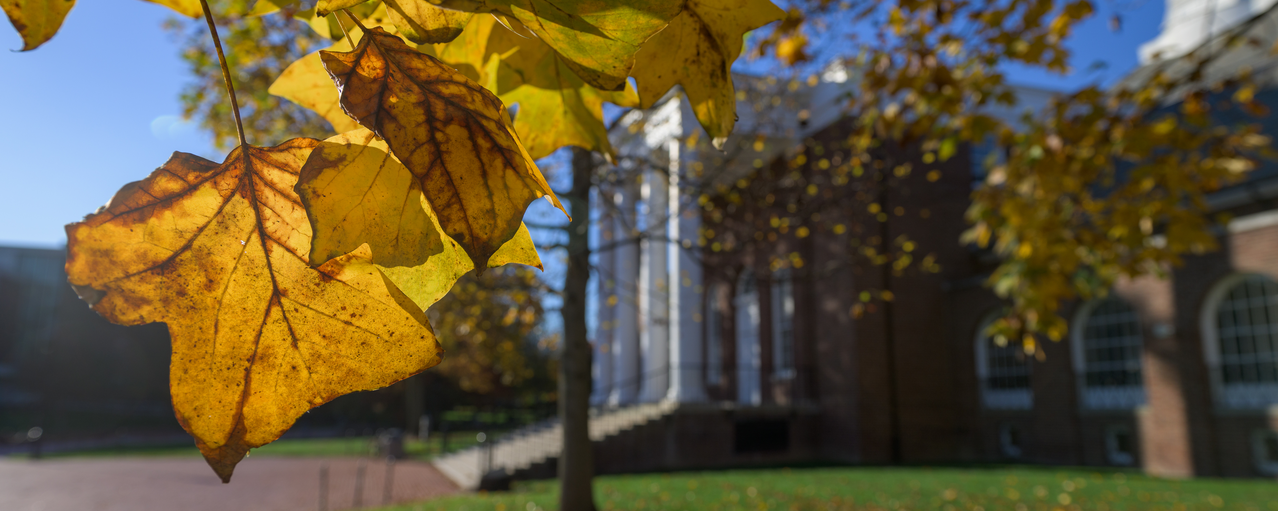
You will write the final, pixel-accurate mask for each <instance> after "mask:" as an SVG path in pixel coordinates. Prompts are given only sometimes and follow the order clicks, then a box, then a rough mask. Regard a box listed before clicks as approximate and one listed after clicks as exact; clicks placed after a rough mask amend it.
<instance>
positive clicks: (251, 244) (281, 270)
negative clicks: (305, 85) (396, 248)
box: [67, 139, 439, 482]
mask: <svg viewBox="0 0 1278 511" xmlns="http://www.w3.org/2000/svg"><path fill="white" fill-rule="evenodd" d="M318 144H319V141H318V140H312V139H293V140H290V141H288V142H285V143H283V144H281V145H279V146H276V147H272V148H258V147H248V148H245V147H243V146H241V147H239V148H236V149H235V150H234V151H232V152H231V154H230V155H229V156H227V159H226V161H225V162H223V163H222V164H218V163H215V162H212V161H209V160H205V159H203V158H200V157H198V156H194V155H189V154H183V153H175V154H174V156H173V158H172V159H170V160H169V161H168V162H167V163H165V164H164V166H163V167H161V168H160V169H158V170H156V171H155V172H153V173H152V174H151V175H150V176H149V177H147V178H146V179H144V180H142V181H139V182H136V183H131V184H128V185H125V186H124V188H122V189H121V190H120V191H119V192H117V193H116V195H115V197H114V198H112V199H111V202H110V203H109V204H108V205H107V206H106V207H105V208H104V209H103V210H102V211H100V212H98V213H95V214H93V215H89V216H88V217H87V218H85V219H84V221H82V222H78V223H75V224H71V225H69V226H67V251H68V256H67V275H68V277H69V280H70V282H71V284H72V285H73V286H74V287H75V288H76V291H77V292H79V293H80V296H81V297H83V298H85V300H86V301H88V302H89V303H90V304H91V305H92V307H93V308H94V310H96V311H97V312H98V313H99V314H102V315H103V316H104V317H106V318H107V319H108V320H110V321H112V322H114V323H118V324H123V325H138V324H143V323H153V322H164V323H166V324H168V327H169V333H170V335H171V336H172V340H173V357H172V363H171V366H170V372H169V383H170V388H171V391H172V395H173V406H174V409H175V411H176V413H177V417H178V420H179V422H181V424H182V427H183V428H185V429H186V431H187V432H189V433H190V434H191V435H192V436H194V437H195V440H196V445H197V446H198V447H199V449H200V451H201V452H202V453H203V454H204V457H205V459H206V460H207V461H208V463H209V465H210V466H212V467H213V469H214V471H215V472H217V474H218V476H220V477H221V478H222V480H223V482H227V481H229V480H230V477H231V473H232V471H233V470H234V468H235V465H236V463H238V462H239V461H240V459H242V458H243V457H244V455H245V453H247V452H248V450H249V449H250V448H253V447H258V446H261V445H264V444H267V443H269V442H271V441H273V440H275V439H277V438H279V436H280V435H281V434H282V433H283V432H284V431H286V430H287V429H288V428H289V427H290V426H291V425H292V424H293V422H294V421H295V420H296V419H297V418H298V417H300V416H301V415H302V414H303V413H305V412H306V411H307V410H309V409H311V408H313V407H315V406H319V405H321V404H323V403H325V402H328V401H329V400H331V399H333V398H335V397H337V396H340V395H342V394H346V393H350V392H354V391H359V390H372V389H376V388H380V387H384V386H386V385H389V384H391V383H394V382H396V381H399V380H402V379H404V378H407V377H409V376H411V375H413V374H416V373H418V372H420V371H422V370H423V369H426V368H428V367H430V366H432V365H435V364H436V363H438V362H439V344H438V342H437V341H436V339H435V336H434V334H433V333H432V332H431V330H430V327H429V325H428V323H427V320H426V317H425V315H424V314H422V313H421V311H420V309H417V307H416V306H415V305H414V304H413V303H412V301H411V300H409V298H408V297H407V296H405V295H404V294H403V293H402V292H401V291H400V290H398V289H397V288H395V286H394V285H393V284H391V283H390V281H389V280H388V279H387V278H386V277H385V276H384V275H383V274H382V273H381V272H380V271H379V270H378V269H377V267H376V266H374V265H373V264H372V263H371V261H370V258H371V254H370V253H369V250H368V248H367V247H361V248H360V249H359V250H356V251H355V252H352V253H350V254H346V255H343V256H341V257H338V258H336V259H333V260H331V261H329V262H327V263H325V264H324V265H322V266H320V267H319V268H313V267H312V266H311V265H310V261H309V259H308V258H307V251H308V250H309V249H310V238H311V229H310V224H309V223H308V222H307V218H306V213H305V211H304V210H303V208H302V204H301V202H300V200H299V199H298V197H297V195H296V194H295V193H294V192H293V185H294V184H295V183H296V181H297V176H298V172H299V170H300V169H301V166H302V162H303V161H305V159H306V157H307V155H308V154H309V153H310V152H311V150H312V149H313V148H314V147H315V146H316V145H318Z"/></svg>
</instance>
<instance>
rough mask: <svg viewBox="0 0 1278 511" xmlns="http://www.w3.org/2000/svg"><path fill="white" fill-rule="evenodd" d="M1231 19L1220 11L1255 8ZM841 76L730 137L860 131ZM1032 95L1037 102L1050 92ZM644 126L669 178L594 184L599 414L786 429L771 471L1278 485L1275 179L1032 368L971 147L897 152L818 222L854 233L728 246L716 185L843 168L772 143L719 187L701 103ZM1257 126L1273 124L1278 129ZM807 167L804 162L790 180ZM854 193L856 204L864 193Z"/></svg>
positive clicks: (1171, 18)
mask: <svg viewBox="0 0 1278 511" xmlns="http://www.w3.org/2000/svg"><path fill="white" fill-rule="evenodd" d="M1200 4H1201V5H1200ZM1214 5H1215V4H1214V3H1213V4H1212V5H1208V3H1205V2H1194V1H1176V2H1169V8H1168V11H1167V12H1168V14H1167V17H1168V18H1167V21H1166V23H1165V25H1166V27H1165V33H1164V35H1163V36H1160V38H1159V39H1157V40H1155V41H1153V42H1151V43H1149V44H1148V45H1146V47H1143V48H1142V50H1141V51H1142V56H1143V57H1144V58H1147V59H1151V58H1153V56H1154V55H1156V54H1158V55H1164V56H1167V55H1171V56H1172V57H1174V56H1177V52H1179V53H1184V51H1182V50H1179V49H1177V48H1179V47H1175V48H1173V46H1176V45H1175V44H1172V43H1173V42H1177V44H1179V43H1178V42H1183V41H1185V40H1189V39H1194V38H1197V39H1196V41H1198V42H1199V43H1201V42H1202V41H1206V40H1209V39H1210V38H1211V37H1212V36H1213V35H1215V34H1218V33H1219V31H1221V30H1224V29H1226V28H1228V26H1217V25H1218V24H1217V25H1203V26H1200V27H1198V28H1194V26H1191V25H1187V24H1186V22H1184V19H1186V18H1187V17H1192V16H1190V15H1189V14H1186V13H1191V11H1192V12H1198V11H1201V10H1203V9H1208V10H1210V9H1224V8H1225V7H1228V6H1224V7H1215V6H1214ZM1231 5H1232V4H1231ZM1253 7H1255V6H1250V4H1248V7H1247V8H1248V9H1252V8H1253ZM1262 7H1265V6H1260V7H1255V9H1254V10H1255V12H1257V13H1258V12H1260V11H1261V10H1262ZM1230 8H1233V7H1230ZM1248 12H1249V13H1251V12H1252V11H1248ZM1231 13H1232V11H1231ZM1225 14H1228V16H1226V15H1225ZM1225 14H1222V15H1221V17H1220V18H1218V19H1232V20H1233V23H1236V22H1238V21H1240V20H1243V19H1246V18H1249V17H1250V14H1248V15H1247V16H1241V15H1239V16H1233V14H1237V13H1233V14H1230V13H1225ZM1230 16H1233V17H1232V18H1231V17H1230ZM1266 23H1270V24H1272V25H1275V27H1270V28H1278V22H1273V21H1272V20H1270V21H1268V22H1266ZM1263 26H1268V25H1264V24H1262V27H1263ZM1190 32H1193V33H1192V34H1191V33H1190ZM1271 33H1273V31H1271ZM1173 36H1174V37H1173ZM1269 37H1270V38H1272V37H1273V36H1272V35H1271V36H1269ZM1150 48H1153V49H1150ZM1265 48H1268V45H1265ZM1146 53H1148V54H1149V55H1146ZM1257 58H1261V57H1253V58H1251V60H1247V59H1242V60H1239V59H1233V61H1234V63H1233V64H1232V65H1234V66H1240V65H1244V64H1247V63H1248V62H1250V63H1252V64H1255V63H1256V59H1257ZM1224 60H1226V61H1229V60H1230V59H1224ZM1239 62H1241V63H1239ZM1217 71H1218V72H1225V71H1226V70H1217ZM847 74H848V73H846V72H843V71H838V72H828V73H826V75H825V76H823V77H821V79H820V80H819V82H818V83H816V84H814V85H813V86H810V87H803V88H802V89H801V90H799V91H797V92H795V93H794V94H793V95H792V100H793V101H796V102H797V103H798V104H799V105H800V106H799V107H797V108H796V109H795V111H797V110H799V109H801V110H803V111H805V112H810V113H809V115H807V116H806V117H805V118H804V119H803V120H802V121H796V122H795V123H794V124H792V125H787V124H785V123H781V124H777V125H768V124H767V123H766V122H764V120H761V119H758V118H752V116H751V109H750V108H747V107H746V106H743V107H741V108H739V110H741V111H743V112H745V114H743V115H742V117H743V119H742V121H741V124H740V125H739V126H738V131H739V132H743V133H751V135H750V136H752V137H757V138H758V139H760V140H766V141H768V142H769V143H768V144H764V145H771V146H777V147H793V146H796V145H797V146H804V144H801V143H797V142H799V141H804V140H815V141H818V142H819V141H820V140H823V139H828V140H837V139H839V137H841V136H842V134H843V133H844V132H845V130H846V123H847V122H849V121H848V120H846V119H840V118H838V117H837V116H836V115H835V114H832V113H831V112H837V111H838V110H839V109H838V108H837V107H836V106H835V105H833V101H834V98H836V97H838V95H839V93H841V92H842V91H844V90H846V80H847V79H848V77H847ZM1265 85H1267V86H1269V87H1270V89H1269V90H1267V91H1265V92H1262V93H1261V94H1262V95H1266V98H1265V99H1266V102H1267V103H1268V104H1271V105H1273V104H1278V89H1276V88H1275V87H1274V86H1275V85H1278V84H1265ZM1018 92H1019V93H1020V95H1021V98H1022V105H1026V104H1029V105H1031V106H1032V105H1034V104H1042V102H1043V101H1045V99H1046V97H1047V95H1048V93H1045V92H1043V91H1034V90H1020V91H1018ZM743 104H744V103H743ZM747 106H748V105H747ZM1012 113H1013V112H1002V113H997V114H1000V115H1002V114H1007V115H1010V114H1012ZM631 115H632V116H633V118H630V119H626V120H623V122H622V123H621V124H622V126H638V128H637V129H629V130H626V129H621V130H618V132H617V133H615V134H616V135H617V137H615V138H616V139H617V144H616V145H617V146H618V147H619V151H620V152H621V153H623V155H625V154H632V155H633V154H641V155H643V158H641V159H644V160H647V161H658V162H660V163H661V165H656V166H654V167H657V168H653V169H647V170H641V171H637V172H636V174H638V175H640V176H641V177H638V178H636V179H633V180H628V181H627V182H626V183H623V184H622V185H621V186H620V187H619V188H618V189H617V190H616V191H615V193H613V192H612V191H610V192H609V193H604V194H601V198H600V202H601V203H602V204H603V205H604V206H605V207H604V210H605V211H607V214H606V215H604V217H603V218H602V221H601V223H600V227H599V229H600V239H601V243H600V244H601V246H606V247H608V249H607V250H602V251H600V253H599V255H598V261H597V262H596V264H597V268H598V274H599V278H598V283H599V289H598V304H597V306H598V307H597V309H596V310H597V311H598V317H597V328H596V335H595V338H596V341H595V347H596V355H595V383H594V391H595V393H594V394H593V396H592V400H593V402H594V403H595V404H597V405H599V406H618V405H629V404H635V403H645V402H658V401H665V402H672V403H677V404H679V405H681V406H684V407H686V408H689V409H699V410H706V409H711V410H717V412H715V413H713V414H703V415H699V416H698V417H700V418H699V419H697V421H692V423H691V424H690V423H689V421H683V422H680V421H678V420H675V421H672V422H671V426H670V427H671V428H672V431H674V430H676V429H677V430H678V432H677V433H676V434H677V435H684V436H694V437H696V436H698V435H700V436H701V437H705V438H709V437H714V436H715V435H714V434H707V433H706V431H711V430H712V431H716V432H718V434H720V435H721V436H727V437H733V436H734V435H735V436H737V437H752V436H766V435H762V434H761V433H760V431H765V430H767V428H769V427H772V428H774V429H773V430H772V431H773V435H774V436H775V435H784V436H788V438H789V439H790V440H789V442H788V443H787V446H788V447H786V448H787V449H789V451H790V457H789V458H784V457H782V458H778V459H822V460H830V461H843V462H853V463H891V462H905V463H949V462H1029V463H1044V464H1065V465H1091V466H1115V467H1142V468H1143V469H1144V470H1145V471H1147V472H1149V473H1151V474H1156V475H1163V476H1181V477H1187V476H1231V477H1275V476H1278V201H1276V200H1278V167H1274V168H1270V167H1265V168H1262V169H1259V170H1257V171H1255V172H1253V173H1252V175H1251V177H1250V178H1249V180H1248V181H1247V182H1246V183H1244V184H1241V185H1238V186H1234V187H1231V188H1227V189H1224V190H1221V191H1219V192H1216V193H1214V194H1212V195H1211V197H1210V201H1211V206H1212V208H1213V210H1214V212H1224V213H1228V214H1230V215H1231V216H1232V220H1230V221H1229V222H1228V223H1226V224H1224V225H1221V226H1220V228H1219V229H1218V232H1217V235H1218V241H1219V244H1220V247H1221V249H1220V250H1219V251H1216V252H1212V253H1208V254H1203V255H1198V256H1193V257H1189V258H1187V260H1186V262H1185V264H1184V265H1182V266H1179V267H1176V268H1169V271H1168V274H1167V276H1166V278H1162V279H1159V278H1155V277H1148V278H1141V279H1137V280H1133V281H1125V282H1121V283H1120V284H1119V285H1117V286H1116V287H1115V289H1113V290H1112V292H1111V293H1110V294H1109V296H1107V297H1105V298H1103V299H1099V300H1095V301H1089V302H1084V303H1077V304H1074V305H1073V306H1072V307H1071V309H1070V310H1068V311H1066V314H1067V317H1068V318H1070V319H1071V329H1070V335H1069V337H1068V338H1067V339H1064V340H1062V341H1060V342H1046V343H1043V344H1044V345H1043V347H1042V349H1041V350H1040V352H1039V353H1040V356H1038V357H1037V358H1036V357H1033V356H1026V355H1025V354H1024V352H1023V351H1022V350H1021V349H1020V348H1019V347H1018V346H999V345H997V344H996V343H995V342H994V341H993V340H992V339H991V338H990V337H988V336H987V335H985V333H984V330H985V328H984V327H985V326H986V325H987V324H988V322H989V321H990V320H992V318H993V317H994V316H995V315H996V314H998V313H999V311H1000V309H1001V307H1002V306H1003V304H1002V303H1001V302H1000V300H999V299H998V298H997V297H996V296H995V295H994V294H993V293H992V292H991V291H990V290H989V289H987V288H986V287H985V286H984V283H985V281H986V279H987V278H988V276H989V274H990V271H991V270H992V269H993V267H994V266H995V265H996V263H997V261H996V260H994V259H993V258H992V256H991V255H990V254H989V253H988V252H984V251H980V250H976V249H974V248H973V247H970V246H965V245H963V244H961V243H959V241H958V240H959V238H960V234H961V233H962V232H963V231H964V230H965V229H966V228H967V224H966V223H965V221H964V219H963V218H964V212H965V211H966V210H967V208H968V205H969V198H968V197H969V194H970V193H971V190H972V187H973V183H974V182H975V181H976V180H978V179H981V178H982V176H983V173H982V171H981V169H982V168H983V166H982V164H981V163H982V161H983V160H984V155H985V153H986V152H987V151H986V150H983V149H982V148H974V147H963V148H961V149H960V150H959V151H958V152H957V154H956V155H955V156H954V157H953V158H950V159H949V160H947V161H945V162H930V163H924V161H923V160H922V159H921V158H918V154H915V153H911V152H909V151H907V152H906V153H907V154H902V155H897V158H898V159H903V161H908V162H909V163H910V164H911V165H912V167H913V169H914V170H913V172H911V173H909V174H908V175H905V176H896V177H894V178H892V179H891V181H892V185H891V186H877V187H876V185H875V184H874V183H875V181H873V180H871V179H869V176H868V175H867V176H866V177H865V179H866V181H867V183H869V184H867V185H865V186H864V187H862V188H859V189H857V190H859V191H858V192H856V193H858V194H868V200H865V201H863V202H865V203H866V204H870V205H872V207H871V208H866V207H865V205H858V206H857V207H853V208H848V209H847V210H846V211H845V212H843V213H840V214H841V215H843V216H841V217H838V218H837V219H834V221H833V222H832V221H831V220H832V219H831V218H829V216H828V215H827V216H826V217H824V218H823V219H822V220H823V221H824V223H825V224H837V225H838V226H839V228H838V229H814V230H813V232H811V233H810V234H808V233H805V234H804V235H802V236H800V235H798V234H797V233H791V234H789V235H786V234H782V235H781V236H778V237H775V238H768V239H767V240H764V242H762V243H755V244H753V245H751V248H749V249H746V250H739V251H728V250H722V251H721V250H719V249H718V248H714V249H712V248H711V245H710V244H707V243H705V239H704V236H702V234H704V231H703V229H704V227H705V225H706V224H707V221H708V218H707V216H706V215H707V214H708V213H707V212H706V211H707V210H706V208H703V207H701V203H700V202H699V201H703V200H705V199H704V198H702V197H700V196H698V195H696V194H697V193H699V191H700V190H706V189H711V188H713V186H712V185H714V184H715V183H714V182H715V181H716V180H717V181H719V182H721V183H724V182H726V183H732V182H734V181H737V180H738V179H740V178H741V176H745V175H750V174H752V173H763V172H768V171H769V170H770V169H774V168H776V169H778V170H777V171H776V173H775V174H774V175H776V176H780V175H784V172H804V173H812V172H817V166H818V162H821V161H826V162H827V163H826V164H822V165H827V164H828V163H829V162H830V161H835V160H837V158H842V155H841V154H820V153H813V152H812V151H813V150H812V147H813V145H812V144H807V145H806V147H807V149H801V150H798V153H797V154H796V153H795V152H794V151H789V152H784V153H781V152H776V153H768V151H767V150H764V151H760V154H759V155H758V156H757V158H754V159H755V160H762V161H766V162H769V163H767V164H766V165H762V166H761V165H759V164H758V163H755V164H754V165H743V166H742V168H741V169H739V170H728V171H725V172H724V173H723V175H716V176H706V175H704V174H698V173H697V172H696V171H697V167H698V165H697V162H698V161H704V159H707V158H712V157H713V155H711V154H708V153H707V152H706V151H705V150H704V149H697V147H699V146H697V145H696V144H692V143H688V142H687V141H688V139H689V138H690V137H693V136H694V135H693V134H694V133H696V132H697V131H698V130H699V129H700V128H699V127H698V126H697V125H696V123H695V119H693V117H692V115H691V112H690V111H688V110H687V108H686V106H683V105H682V104H681V102H679V101H677V100H674V101H668V102H667V103H665V104H664V105H663V106H660V107H658V108H657V109H655V110H654V111H652V112H650V113H647V114H631ZM757 115H758V114H757V112H756V116H757ZM801 117H802V116H801ZM1264 123H1265V124H1266V128H1267V131H1268V132H1269V133H1270V134H1271V135H1275V134H1278V123H1274V122H1273V121H1268V120H1266V121H1264ZM772 142H776V143H772ZM817 145H818V146H819V144H817ZM777 151H781V149H778V150H777ZM798 155H802V156H803V157H802V158H797V156H798ZM796 158H797V159H798V160H799V161H806V162H807V164H806V165H801V166H800V167H801V168H800V170H798V171H795V170H793V165H792V164H791V165H790V167H786V165H787V164H788V163H787V162H794V161H796ZM699 159H700V160H699ZM622 161H623V162H624V161H625V159H624V158H623V159H622ZM834 165H838V163H834ZM783 167H784V168H783ZM932 171H936V172H932ZM805 175H806V174H805ZM883 181H886V179H885V180H883ZM694 182H696V183H700V184H699V186H691V185H689V184H688V183H694ZM681 183H682V185H681ZM743 189H744V188H743ZM849 190H852V189H849ZM822 191H823V190H820V189H818V190H817V191H816V192H822ZM733 193H736V192H733ZM742 193H745V192H742ZM835 199H836V200H837V199H839V197H835ZM858 200H859V199H858V198H857V197H853V196H852V193H851V192H848V196H847V197H846V201H847V202H848V203H853V204H861V203H859V202H858ZM720 211H721V212H722V211H724V210H722V209H721V210H720ZM727 214H730V215H735V216H737V217H742V218H749V217H751V216H756V217H762V215H766V214H767V211H766V208H765V209H750V208H748V207H739V208H736V209H733V210H731V212H730V213H727ZM867 239H877V240H878V245H879V246H880V247H881V246H884V245H885V244H886V243H888V240H908V242H909V243H911V247H912V248H911V250H912V252H913V253H915V254H919V255H920V256H921V255H922V254H928V255H930V256H931V257H932V259H931V260H930V261H931V262H930V263H929V264H932V265H934V268H935V269H934V270H933V271H917V270H912V269H907V270H905V271H894V270H893V269H891V267H890V266H891V265H884V264H874V263H873V261H872V260H871V259H872V258H867V257H861V256H863V255H865V253H867V252H866V248H865V247H866V246H867V244H866V243H865V240H867ZM881 250H882V249H880V252H879V253H880V254H881V253H882V252H881ZM795 260H798V261H802V264H797V265H796V264H791V263H792V262H793V261H795ZM778 261H789V262H790V263H783V264H777V262H778ZM916 266H917V265H916ZM885 291H886V292H887V294H886V295H885V294H884V292H885ZM884 296H886V297H887V298H884ZM769 414H770V415H769ZM761 416H767V417H773V419H772V420H773V422H772V423H770V424H772V425H770V426H769V425H765V424H764V423H763V422H760V420H761V419H760V418H759V417H761ZM716 421H718V422H716ZM765 422H766V421H765ZM716 424H718V425H716ZM783 426H784V428H786V429H784V430H783V429H778V428H782V427H783ZM698 428H701V429H698ZM716 428H717V429H716ZM760 428H762V429H760ZM738 440H739V438H738ZM707 441H709V440H707ZM669 442H671V440H667V443H669ZM725 442H727V443H724V446H725V447H724V449H728V447H726V446H729V445H731V446H732V447H731V449H732V450H721V451H720V452H717V453H705V454H704V456H703V459H706V460H714V461H706V462H705V463H706V464H720V465H731V464H734V463H737V462H738V461H742V462H748V461H758V460H760V459H761V458H759V457H758V456H757V453H756V452H755V450H753V448H752V447H751V445H755V444H751V442H750V441H746V442H742V441H727V440H725ZM676 443H677V441H676ZM721 443H722V442H721ZM693 444H695V442H693ZM756 444H757V442H756ZM743 446H744V447H743ZM694 447H695V445H694V446H690V447H689V448H694ZM755 447H757V445H755ZM774 447H776V446H774ZM778 448H779V447H778ZM606 465H607V463H606V462H605V466H606Z"/></svg>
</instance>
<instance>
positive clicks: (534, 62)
mask: <svg viewBox="0 0 1278 511" xmlns="http://www.w3.org/2000/svg"><path fill="white" fill-rule="evenodd" d="M497 23H498V21H497V20H496V19H495V18H494V17H493V16H480V17H477V18H475V20H474V21H472V22H471V23H470V25H469V26H467V27H466V32H465V33H464V34H463V36H462V37H461V38H460V39H458V40H457V41H456V42H455V43H454V44H450V45H449V46H448V49H446V50H444V51H443V52H441V56H442V57H443V58H444V60H445V61H446V62H448V63H449V64H453V65H454V66H456V67H457V68H458V69H470V68H482V69H484V72H483V73H481V74H480V76H481V77H482V80H483V81H481V82H480V83H483V84H485V85H486V86H487V88H488V90H490V91H493V92H494V93H496V94H497V96H498V97H499V98H501V100H502V102H504V103H506V104H507V105H515V104H517V105H519V114H518V115H516V116H515V122H514V125H515V132H516V133H517V134H519V139H520V141H522V142H523V143H524V147H525V148H526V149H527V150H528V154H529V155H531V156H532V157H533V159H540V158H544V157H546V156H549V155H550V154H551V153H553V152H555V150H557V149H559V148H561V147H566V146H577V147H582V148H585V149H589V150H591V151H598V152H600V153H603V154H605V155H608V156H609V157H611V156H612V146H611V145H610V144H609V143H608V130H607V127H605V126H604V122H603V103H604V102H609V103H613V104H616V105H619V106H625V107H634V106H638V103H639V99H638V96H637V95H636V94H635V91H634V89H633V88H632V87H630V85H629V84H627V85H626V88H625V89H624V90H622V91H618V92H610V91H601V90H599V89H596V88H594V87H591V86H590V85H588V84H586V83H585V82H584V81H582V80H581V78H579V77H578V76H577V75H576V74H575V73H573V72H572V70H571V69H569V68H568V65H567V63H565V62H564V60H563V59H562V58H561V57H560V56H559V55H558V54H557V53H555V51H554V50H552V49H551V48H550V47H549V46H547V45H546V44H545V43H543V42H541V40H540V39H536V38H530V37H523V36H520V35H518V34H516V33H515V32H512V31H510V30H506V29H504V28H501V27H497V26H496V25H497ZM510 23H511V24H512V26H516V27H522V25H517V24H518V23H519V22H518V21H512V22H510ZM494 27H496V28H494ZM450 57H451V58H454V59H458V58H459V57H460V59H459V60H460V61H457V60H448V59H449V58H450Z"/></svg>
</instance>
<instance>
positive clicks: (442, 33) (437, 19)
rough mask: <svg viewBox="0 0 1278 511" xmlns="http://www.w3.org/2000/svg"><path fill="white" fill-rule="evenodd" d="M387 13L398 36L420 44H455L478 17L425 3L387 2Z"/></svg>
mask: <svg viewBox="0 0 1278 511" xmlns="http://www.w3.org/2000/svg"><path fill="white" fill-rule="evenodd" d="M386 9H387V13H388V15H389V18H390V22H391V23H392V24H393V25H395V28H397V29H399V34H400V35H402V36H404V37H405V38H407V39H408V40H409V41H412V42H414V43H418V44H435V43H446V42H449V41H452V40H453V39H456V38H457V36H458V35H460V34H461V33H462V28H463V27H465V26H466V23H467V22H469V21H470V19H471V18H472V17H474V16H475V15H474V13H469V12H462V11H452V10H448V9H443V8H440V7H436V6H434V5H431V4H429V3H427V2H426V0H386Z"/></svg>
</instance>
